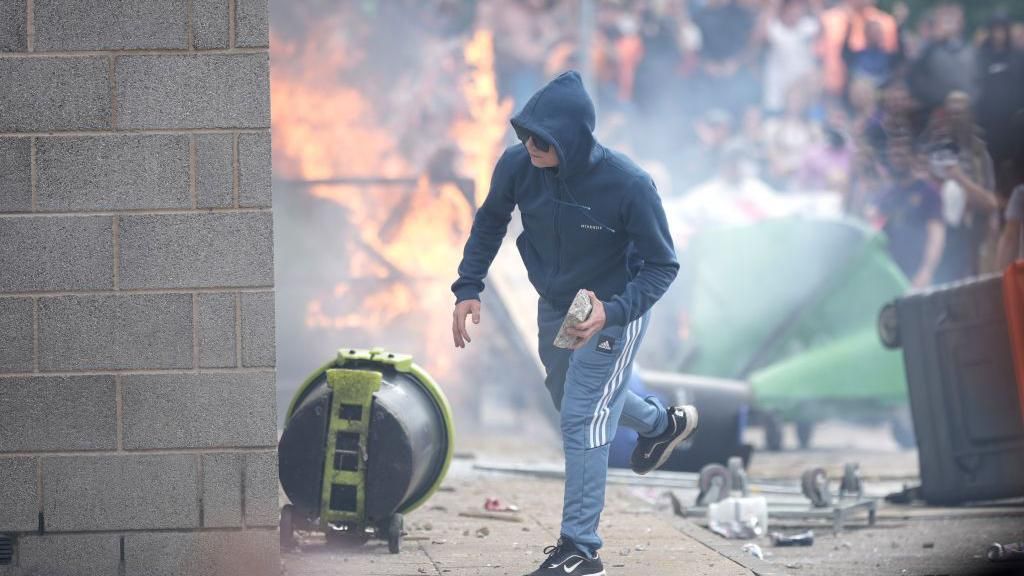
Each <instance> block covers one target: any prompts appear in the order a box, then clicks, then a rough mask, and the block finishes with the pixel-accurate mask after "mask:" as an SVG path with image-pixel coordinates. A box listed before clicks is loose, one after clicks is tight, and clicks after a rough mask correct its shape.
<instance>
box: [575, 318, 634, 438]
mask: <svg viewBox="0 0 1024 576" xmlns="http://www.w3.org/2000/svg"><path fill="white" fill-rule="evenodd" d="M635 327H636V321H633V322H631V323H629V324H627V325H626V329H625V330H623V332H622V339H623V345H622V350H623V351H625V349H626V345H625V342H627V341H629V339H630V338H631V337H632V335H633V330H634V329H635ZM624 357H625V355H624V354H621V353H620V354H619V357H618V358H616V360H615V365H614V366H613V367H612V371H611V373H610V374H609V375H608V380H606V381H605V383H604V388H603V389H602V391H601V398H600V399H599V400H598V401H597V404H596V405H595V406H594V414H593V415H592V416H591V417H590V430H589V431H588V432H589V434H588V436H587V447H588V448H594V447H596V446H598V444H597V425H598V420H599V418H600V415H601V406H602V405H603V404H604V401H605V398H607V397H608V394H610V393H611V387H612V380H614V379H615V375H616V374H618V372H619V369H620V368H621V366H622V360H623V358H624Z"/></svg>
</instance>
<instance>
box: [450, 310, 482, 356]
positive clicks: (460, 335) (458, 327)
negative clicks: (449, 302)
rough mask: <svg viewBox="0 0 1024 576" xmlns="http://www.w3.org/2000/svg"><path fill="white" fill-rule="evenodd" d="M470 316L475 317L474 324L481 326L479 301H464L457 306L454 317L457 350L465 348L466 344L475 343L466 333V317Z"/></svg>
mask: <svg viewBox="0 0 1024 576" xmlns="http://www.w3.org/2000/svg"><path fill="white" fill-rule="evenodd" d="M470 314H472V315H473V324H479V323H480V301H479V300H463V301H462V302H459V303H458V304H456V305H455V313H454V314H453V315H452V316H453V317H452V338H453V339H454V340H455V347H456V348H465V347H466V344H468V343H470V342H472V341H473V340H472V339H470V337H469V332H467V331H466V316H469V315H470Z"/></svg>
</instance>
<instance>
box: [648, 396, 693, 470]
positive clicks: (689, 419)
mask: <svg viewBox="0 0 1024 576" xmlns="http://www.w3.org/2000/svg"><path fill="white" fill-rule="evenodd" d="M683 412H684V413H685V414H686V427H685V428H683V433H682V434H680V435H679V436H676V437H675V438H673V439H672V441H671V442H669V443H668V446H667V447H666V448H665V450H664V451H663V452H662V453H661V457H659V458H658V461H657V462H655V464H654V467H653V468H651V469H650V470H646V471H644V472H638V474H641V475H643V474H647V473H648V472H653V471H654V470H657V469H658V468H661V467H662V465H664V464H665V462H667V461H668V459H669V457H671V456H672V453H673V452H675V451H676V446H679V444H681V443H682V442H683V440H686V439H687V438H689V437H690V436H693V433H694V432H696V431H697V424H699V423H700V416H698V415H697V409H696V408H694V407H693V406H684V407H683Z"/></svg>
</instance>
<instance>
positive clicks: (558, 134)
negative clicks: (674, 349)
mask: <svg viewBox="0 0 1024 576" xmlns="http://www.w3.org/2000/svg"><path fill="white" fill-rule="evenodd" d="M511 122H512V127H513V128H514V129H515V131H516V134H517V135H518V136H519V139H520V140H521V141H522V144H521V145H519V144H517V145H515V146H512V147H510V148H508V149H506V150H505V152H504V153H503V154H502V155H501V158H500V159H499V160H498V164H497V166H495V168H494V174H493V176H492V178H491V188H490V191H489V192H488V194H487V199H486V200H485V201H484V203H483V205H482V206H481V207H480V209H479V210H478V211H477V214H476V217H475V219H474V221H473V228H472V231H471V232H470V236H469V239H468V240H467V242H466V247H465V250H464V252H463V258H462V262H461V264H459V279H458V280H456V281H455V283H454V284H452V292H454V293H455V297H456V304H455V313H454V318H453V321H452V335H453V338H454V341H455V346H456V347H458V348H464V347H465V346H466V343H468V342H470V337H469V333H468V332H467V330H466V317H467V316H469V315H472V317H473V322H474V323H475V324H478V323H479V322H480V300H479V297H480V292H481V291H483V289H484V283H483V279H484V277H485V276H486V275H487V269H488V268H489V267H490V265H491V262H492V261H493V260H494V256H495V255H496V254H497V252H498V248H499V247H500V246H501V241H502V238H503V237H504V236H505V231H506V228H507V225H508V222H509V220H510V219H511V215H512V211H513V209H514V208H515V207H516V206H518V207H519V212H520V214H521V216H522V222H523V232H522V234H520V235H519V237H518V238H517V239H516V246H517V247H518V249H519V253H520V256H521V257H522V259H523V263H524V264H525V265H526V270H527V274H528V276H529V279H530V282H531V283H532V284H533V286H534V288H536V290H537V292H538V294H539V295H540V299H539V302H538V310H537V323H538V332H539V352H540V358H541V361H542V363H543V365H544V368H545V371H546V373H547V374H546V378H545V384H546V385H547V388H548V391H549V392H550V394H551V398H552V400H553V401H554V403H555V407H556V408H557V409H558V410H559V412H560V414H561V417H560V421H561V422H560V423H561V431H562V442H563V449H564V451H565V497H564V501H563V505H562V526H561V536H560V538H559V540H558V542H557V543H556V544H555V545H554V546H549V547H547V548H545V549H544V553H545V554H547V555H548V556H547V559H546V560H544V562H543V563H542V564H541V566H540V567H539V568H538V569H537V570H536V571H534V572H533V573H532V574H534V575H554V574H558V575H559V576H567V575H568V576H598V575H604V574H605V571H604V567H603V566H602V563H601V559H600V558H599V557H598V549H599V548H600V547H601V538H600V537H599V536H598V535H597V525H598V520H599V519H600V516H601V510H602V509H603V508H604V492H605V481H606V477H607V472H608V449H609V442H610V441H611V439H612V438H613V437H614V436H615V430H616V428H617V425H618V423H619V422H620V417H621V422H622V423H623V424H625V425H626V426H629V427H630V428H633V429H635V430H636V431H637V432H638V434H639V435H640V439H639V441H638V442H637V447H636V449H635V450H634V452H633V456H632V459H631V463H632V467H633V470H634V471H636V472H637V473H640V474H645V473H647V472H649V471H651V470H654V469H655V468H657V467H659V466H661V465H662V464H664V462H665V460H667V459H668V457H669V456H670V455H671V453H672V450H673V449H674V448H675V447H676V446H677V445H678V444H679V443H680V442H682V441H683V440H684V439H686V438H687V437H688V436H690V435H691V434H692V433H693V431H694V430H695V429H696V427H697V411H696V410H695V409H694V408H693V407H692V406H678V407H671V408H667V409H666V408H665V406H664V405H662V404H661V402H660V401H659V400H658V399H657V398H655V397H653V396H648V397H646V398H641V397H640V396H638V395H636V394H635V393H633V392H632V391H630V390H628V389H627V388H626V386H625V382H627V381H628V380H629V375H630V372H631V369H632V363H633V359H634V358H635V357H636V353H637V349H638V347H639V344H640V342H641V340H642V339H643V336H644V333H645V331H646V329H647V326H648V324H649V321H650V308H651V306H652V305H654V303H655V302H657V300H658V299H659V298H661V296H662V295H663V294H664V293H665V291H666V290H667V289H668V287H669V285H670V284H671V283H672V281H673V280H674V279H675V276H676V273H677V272H678V270H679V263H678V261H677V260H676V254H675V249H674V248H673V246H672V239H671V236H670V234H669V229H668V223H667V222H666V220H665V213H664V210H663V209H662V206H661V200H660V198H659V197H658V193H657V190H656V189H655V187H654V182H653V181H652V180H651V177H650V176H649V175H648V174H647V173H646V172H644V171H643V170H641V169H640V168H639V167H638V166H637V165H636V164H634V163H633V162H632V161H630V160H629V159H628V158H626V157H625V156H623V155H621V154H619V153H617V152H614V151H612V150H609V149H608V148H605V147H604V146H601V145H600V144H598V143H597V141H596V140H595V139H594V135H593V131H594V124H595V117H594V105H593V103H592V102H591V100H590V97H589V96H588V95H587V93H586V90H584V88H583V82H582V81H581V79H580V76H579V74H578V73H576V72H566V73H564V74H562V75H560V76H558V77H557V78H555V79H554V80H552V81H551V82H550V83H549V84H548V85H547V86H545V87H544V88H542V89H541V90H540V91H539V92H537V93H536V94H534V95H533V97H532V98H530V100H529V101H528V102H527V103H526V105H525V106H524V107H523V110H522V111H521V112H520V113H519V114H518V115H516V116H515V117H514V118H512V121H511ZM580 289H585V290H587V294H588V296H589V297H590V301H591V304H592V306H593V310H592V312H591V313H590V316H589V317H588V319H587V320H586V321H585V322H583V323H581V324H578V325H577V326H576V327H575V328H574V329H571V330H570V331H569V334H570V335H571V336H575V337H577V343H576V344H575V345H574V347H573V349H563V348H557V347H555V346H554V345H553V341H554V340H555V335H556V334H557V333H558V329H559V327H560V326H561V323H562V320H563V318H564V317H565V315H566V313H567V311H568V309H569V306H570V304H571V302H572V300H573V298H574V296H575V295H576V293H577V291H579V290H580Z"/></svg>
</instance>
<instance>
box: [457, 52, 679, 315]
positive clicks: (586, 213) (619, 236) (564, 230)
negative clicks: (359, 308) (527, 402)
mask: <svg viewBox="0 0 1024 576" xmlns="http://www.w3.org/2000/svg"><path fill="white" fill-rule="evenodd" d="M594 123H595V118H594V104H593V103H592V102H591V101H590V97H589V96H588V95H587V92H586V90H584V88H583V82H582V81H581V80H580V76H579V74H577V73H576V72H566V73H564V74H562V75H560V76H559V77H557V78H555V79H554V80H552V81H551V82H550V83H549V84H548V85H547V86H545V87H544V88H542V89H541V90H540V91H539V92H537V93H536V94H534V95H533V97H532V98H530V100H529V101H528V102H527V103H526V106H524V107H523V110H522V112H520V113H519V114H517V115H516V116H515V117H514V118H512V126H513V127H515V128H516V129H517V130H528V131H529V132H532V133H534V134H536V135H537V136H539V137H540V138H541V139H543V140H545V141H547V142H550V143H551V144H552V145H553V146H554V148H555V150H556V151H557V152H558V160H559V165H558V166H557V167H556V168H537V167H535V166H533V164H532V163H531V162H530V155H529V153H528V152H527V151H526V147H525V146H523V145H522V144H517V145H515V146H512V147H511V148H508V149H506V150H505V152H504V153H503V154H502V155H501V158H500V159H499V160H498V164H497V166H495V168H494V175H493V176H492V178H491V189H490V191H489V192H488V194H487V199H486V200H485V201H484V203H483V205H482V206H481V207H480V209H479V210H478V211H477V213H476V217H475V219H474V220H473V228H472V231H471V232H470V236H469V240H468V241H467V242H466V248H465V250H464V252H463V257H462V263H461V264H459V279H458V280H456V281H455V283H454V284H452V292H454V293H455V297H456V302H461V301H462V300H470V299H478V298H479V296H480V292H481V291H482V290H483V289H484V283H483V279H484V277H485V276H486V275H487V269H488V268H489V267H490V265H491V262H492V261H493V260H494V256H495V254H497V252H498V248H499V247H500V246H501V240H502V238H503V237H504V236H505V230H506V227H507V226H508V222H509V220H510V219H511V215H512V210H513V209H514V208H515V207H516V206H519V212H520V214H521V215H522V220H523V233H522V234H520V235H519V237H518V238H517V239H516V246H517V247H518V248H519V254H520V255H521V256H522V258H523V263H524V264H526V271H527V274H528V275H529V278H530V282H531V283H532V284H533V286H534V288H536V289H537V292H538V293H539V294H540V296H541V297H542V298H543V299H545V300H547V301H548V302H550V303H551V304H552V305H554V306H556V307H558V308H563V309H568V307H569V304H570V303H571V302H572V299H573V297H574V296H575V295H576V292H577V291H578V290H580V289H581V288H586V289H588V290H593V291H594V293H595V294H597V297H598V298H599V299H600V300H601V301H602V302H603V303H604V309H605V315H606V321H605V324H606V325H608V326H616V325H625V324H627V323H629V322H631V321H632V320H634V319H636V318H638V317H640V316H641V315H643V314H644V312H646V311H647V310H648V309H649V308H650V307H651V306H653V305H654V303H655V302H657V301H658V299H659V298H661V296H662V295H663V294H664V293H665V291H666V290H667V289H668V287H669V285H670V284H671V283H672V280H674V279H675V276H676V273H677V272H678V271H679V262H678V261H677V260H676V254H675V249H674V248H673V246H672V238H671V236H670V235H669V230H668V223H667V222H666V220H665V212H664V210H663V209H662V206H661V199H660V198H659V197H658V192H657V190H656V189H655V187H654V181H653V180H651V177H650V176H649V175H648V174H647V173H646V172H644V171H643V170H642V169H641V168H640V167H638V166H637V165H636V164H634V163H633V162H632V161H630V160H629V159H628V158H626V157H625V156H623V155H622V154H619V153H617V152H614V151H612V150H610V149H608V148H605V147H603V146H601V145H600V144H598V143H597V141H596V140H595V139H594V135H593V132H594Z"/></svg>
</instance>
